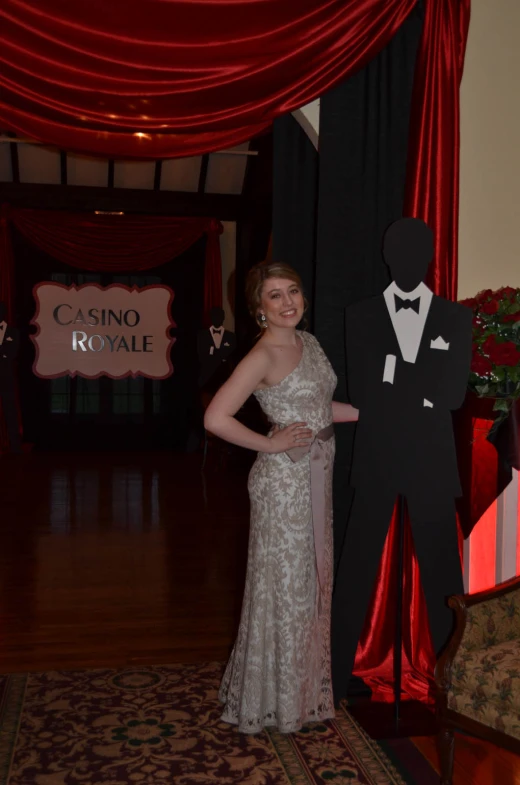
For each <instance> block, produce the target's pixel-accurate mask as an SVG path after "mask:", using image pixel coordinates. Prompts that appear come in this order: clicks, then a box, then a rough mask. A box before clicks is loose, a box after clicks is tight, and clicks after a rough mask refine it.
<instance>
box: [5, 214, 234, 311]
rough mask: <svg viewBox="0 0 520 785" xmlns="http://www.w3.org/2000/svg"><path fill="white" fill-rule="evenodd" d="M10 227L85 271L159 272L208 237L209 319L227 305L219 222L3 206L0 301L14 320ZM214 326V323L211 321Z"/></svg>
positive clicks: (206, 299) (206, 308)
mask: <svg viewBox="0 0 520 785" xmlns="http://www.w3.org/2000/svg"><path fill="white" fill-rule="evenodd" d="M9 223H11V224H12V225H13V226H16V228H17V229H18V230H19V231H20V232H21V233H22V234H23V235H24V236H25V237H27V239H28V240H30V241H31V242H32V243H34V245H36V246H38V248H41V250H42V251H45V253H48V254H49V255H50V256H53V257H54V258H55V259H59V260H60V262H64V263H65V264H69V265H71V267H76V268H79V269H81V270H105V271H110V272H116V271H121V272H123V271H124V272H129V271H131V270H149V269H151V268H152V267H159V266H160V265H162V264H166V263H167V262H169V261H170V260H171V259H173V258H174V257H176V256H179V255H180V254H181V253H183V252H184V251H186V250H187V249H188V248H189V247H190V246H191V245H193V243H195V242H196V241H197V240H198V239H199V238H200V237H202V235H203V234H206V235H207V243H206V266H205V276H204V318H205V320H208V318H209V311H210V309H211V308H212V307H213V306H221V305H222V269H221V259H220V240H219V235H220V234H222V224H221V223H220V221H217V220H215V219H214V218H170V217H168V216H146V217H143V216H134V215H96V214H95V213H93V214H91V213H66V212H61V211H56V210H25V209H14V208H10V207H9V206H8V205H3V206H2V212H1V221H0V300H2V301H3V302H6V303H7V306H8V309H9V310H10V313H9V316H10V318H12V316H13V314H12V308H13V302H14V286H13V271H14V259H13V253H12V248H11V242H10V236H9ZM208 324H209V322H208Z"/></svg>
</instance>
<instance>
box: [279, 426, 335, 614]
mask: <svg viewBox="0 0 520 785" xmlns="http://www.w3.org/2000/svg"><path fill="white" fill-rule="evenodd" d="M333 436H334V426H333V424H332V423H331V424H330V425H327V426H326V427H325V428H322V429H321V431H319V432H318V433H317V434H316V436H315V437H314V439H313V440H312V443H311V444H308V445H306V446H305V447H291V449H290V450H286V453H285V454H286V455H288V456H289V458H290V459H291V461H294V463H297V461H300V460H301V459H302V458H303V456H304V455H307V454H308V453H310V467H311V509H312V526H313V529H314V550H315V551H316V573H317V586H316V595H317V613H318V615H319V616H321V611H322V606H323V603H322V599H321V598H322V595H323V592H324V590H325V518H326V510H325V453H324V452H323V444H324V443H325V442H328V441H329V439H332V437H333Z"/></svg>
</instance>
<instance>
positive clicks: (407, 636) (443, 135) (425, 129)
mask: <svg viewBox="0 0 520 785" xmlns="http://www.w3.org/2000/svg"><path fill="white" fill-rule="evenodd" d="M424 5H425V18H424V27H423V32H422V38H421V43H420V45H419V51H418V54H417V62H416V69H415V77H414V88H413V98H412V110H411V118H410V137H409V143H408V144H409V148H408V163H407V183H406V195H405V207H404V215H409V216H414V217H417V218H422V219H423V220H425V221H426V222H427V223H428V224H429V226H430V227H431V228H432V229H433V232H434V235H435V257H434V261H433V262H432V265H431V268H430V281H429V284H430V286H431V287H432V289H433V290H434V292H435V293H436V294H438V295H441V296H442V297H447V298H448V299H451V300H455V299H456V296H457V226H458V209H459V86H460V80H461V78H462V69H463V63H464V53H465V47H466V39H467V34H468V26H469V14H470V0H425V3H424ZM396 521H397V518H396V512H395V511H394V517H393V520H392V524H391V527H390V530H389V534H388V537H387V542H386V545H385V549H384V553H383V557H382V561H381V566H380V573H379V577H378V580H377V584H376V588H375V592H374V597H373V600H372V607H371V611H370V613H369V615H368V617H367V624H366V626H365V630H364V633H363V636H362V640H361V642H360V646H359V648H358V653H357V658H356V673H357V674H358V675H359V676H361V677H362V678H364V679H365V680H366V681H367V682H368V683H370V684H371V686H372V687H373V690H374V697H375V698H376V699H378V700H388V701H390V700H392V699H393V692H392V683H393V645H394V630H395V615H393V614H392V613H389V609H391V608H394V607H395V596H396V586H395V584H396V566H395V565H396V559H397V546H398V541H397V526H396ZM404 608H405V613H404V633H403V690H404V692H405V697H411V698H415V699H418V700H423V701H425V700H431V699H432V695H431V688H432V676H433V668H434V664H435V658H434V654H433V651H432V646H431V642H430V637H429V629H428V615H427V611H426V606H425V601H424V596H423V593H422V588H421V583H420V577H419V568H418V565H417V561H416V557H415V553H414V549H413V540H412V536H411V531H410V527H409V526H406V532H405V574H404Z"/></svg>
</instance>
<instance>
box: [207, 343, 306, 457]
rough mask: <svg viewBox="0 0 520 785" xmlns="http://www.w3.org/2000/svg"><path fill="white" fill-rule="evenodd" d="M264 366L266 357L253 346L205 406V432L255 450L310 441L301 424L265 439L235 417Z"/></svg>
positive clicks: (262, 374)
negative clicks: (206, 406)
mask: <svg viewBox="0 0 520 785" xmlns="http://www.w3.org/2000/svg"><path fill="white" fill-rule="evenodd" d="M268 366H269V357H268V355H267V352H266V351H264V350H262V349H254V350H253V351H252V352H250V353H249V354H248V355H246V357H244V359H243V360H242V361H241V362H240V363H239V364H238V365H237V367H236V368H235V370H234V371H233V373H232V374H231V376H230V377H229V379H228V380H227V382H225V384H223V385H222V387H221V388H220V390H219V391H218V392H217V394H216V395H215V397H214V398H213V399H212V401H211V403H210V404H209V406H208V408H207V409H206V413H205V415H204V427H205V428H206V429H207V430H208V431H210V432H211V433H214V434H215V436H219V437H220V438H221V439H224V440H225V441H226V442H231V444H236V445H237V446H238V447H245V448H246V449H248V450H255V451H256V452H267V453H277V452H284V451H285V450H287V449H289V447H294V446H296V445H298V446H303V445H304V444H309V443H310V441H309V439H310V437H311V436H312V431H311V430H310V429H308V428H306V427H305V423H293V424H292V425H289V426H288V427H287V428H284V429H283V430H282V431H277V432H276V433H275V434H274V435H273V436H272V438H268V437H267V436H262V434H260V433H256V432H255V431H252V430H251V428H248V427H247V426H245V425H243V424H242V423H241V422H239V421H238V420H236V419H235V414H236V413H237V412H238V410H239V409H240V407H241V406H242V405H243V404H244V403H245V402H246V401H247V399H248V398H249V396H250V395H251V394H252V393H253V391H254V390H256V388H257V387H258V385H259V384H260V382H261V381H262V380H263V379H264V377H265V375H266V373H267V370H268Z"/></svg>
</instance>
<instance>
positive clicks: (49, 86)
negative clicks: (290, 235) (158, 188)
mask: <svg viewBox="0 0 520 785" xmlns="http://www.w3.org/2000/svg"><path fill="white" fill-rule="evenodd" d="M415 2H416V0H299V2H295V0H190V2H186V0H168V2H164V0H146V2H142V1H141V0H139V1H137V0H110V2H104V0H92V2H89V3H82V2H66V1H65V0H4V2H3V3H2V4H1V7H0V30H1V31H2V32H1V33H0V64H1V65H0V95H1V97H0V126H1V127H3V128H5V129H9V130H13V131H16V132H18V133H20V134H22V135H26V136H29V137H31V138H34V139H39V140H42V141H45V142H47V143H50V144H54V145H57V146H58V147H60V148H62V149H66V150H77V151H81V152H88V153H91V154H101V155H106V156H111V157H119V158H121V157H125V156H130V157H141V158H166V157H175V156H188V155H195V154H198V153H201V152H208V151H210V150H215V149H223V148H225V147H230V146H232V145H235V144H238V143H239V142H243V141H245V140H247V139H251V138H252V137H253V136H255V135H256V134H258V133H260V132H261V131H262V130H264V129H265V128H267V127H268V125H269V124H270V122H271V121H272V120H273V118H274V117H275V116H277V115H280V114H284V113H285V112H289V111H292V110H294V109H297V108H299V107H301V106H303V105H304V104H306V103H308V102H309V101H311V100H313V99H314V98H317V97H319V96H320V95H322V94H323V93H324V92H325V91H326V90H328V89H330V88H331V87H332V86H334V85H335V84H337V83H339V82H340V81H342V80H343V79H345V78H346V77H347V76H349V75H350V74H352V73H353V72H355V71H357V70H359V69H360V68H362V67H363V66H364V65H365V64H366V63H367V62H368V61H369V60H370V59H372V58H373V57H374V56H375V55H376V54H377V53H378V52H379V51H381V49H383V48H384V46H385V45H386V43H387V42H388V41H389V40H390V39H391V38H392V36H393V34H394V33H395V32H396V30H398V28H399V27H400V25H401V24H402V22H403V21H404V19H406V17H407V15H408V14H409V13H410V11H411V10H412V8H413V7H414V5H415Z"/></svg>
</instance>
